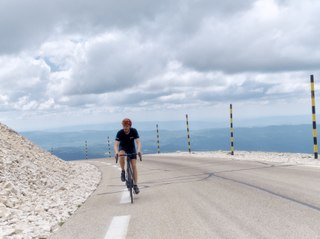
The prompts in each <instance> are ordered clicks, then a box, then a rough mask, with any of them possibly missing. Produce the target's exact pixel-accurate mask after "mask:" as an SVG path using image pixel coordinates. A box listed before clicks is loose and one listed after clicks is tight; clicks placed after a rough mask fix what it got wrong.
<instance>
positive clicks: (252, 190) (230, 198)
mask: <svg viewBox="0 0 320 239" xmlns="http://www.w3.org/2000/svg"><path fill="white" fill-rule="evenodd" d="M257 160H258V159H257ZM89 162H90V163H92V164H94V165H96V166H97V167H98V168H99V169H100V170H101V172H102V175H103V178H102V181H101V183H100V185H99V187H98V188H97V190H96V191H95V192H94V193H93V194H92V196H91V197H90V198H89V199H88V200H87V201H86V203H85V204H84V205H83V206H81V208H79V210H77V211H76V213H75V214H74V215H73V216H72V217H71V218H70V219H69V220H68V221H67V222H66V223H65V224H64V225H63V226H62V227H61V228H60V229H59V230H58V231H57V232H55V233H54V234H53V235H52V236H51V237H50V238H51V239H56V238H59V239H61V238H64V239H66V238H70V239H71V238H72V239H73V238H78V239H82V238H83V239H90V238H92V239H99V238H101V239H103V238H104V239H106V238H133V239H141V238H159V239H160V238H161V239H162V238H172V239H177V238H197V239H200V238H206V239H207V238H228V239H230V238H237V239H239V238H254V239H257V238H299V239H301V238H320V200H319V195H320V187H319V185H320V169H319V168H312V167H303V166H294V165H285V164H279V163H278V164H276V163H270V164H268V163H265V162H264V163H262V162H258V161H239V160H229V159H218V158H200V157H197V158H195V157H192V156H190V157H188V156H181V157H171V156H168V155H163V156H156V157H155V156H147V155H146V156H144V160H143V162H139V163H138V167H139V175H140V178H139V181H140V183H139V185H140V189H141V193H140V194H139V195H135V201H134V204H130V203H128V202H127V199H126V197H127V194H128V193H127V191H125V190H124V185H123V183H122V182H121V181H120V171H119V168H118V167H116V166H115V165H114V160H113V159H97V160H90V161H89Z"/></svg>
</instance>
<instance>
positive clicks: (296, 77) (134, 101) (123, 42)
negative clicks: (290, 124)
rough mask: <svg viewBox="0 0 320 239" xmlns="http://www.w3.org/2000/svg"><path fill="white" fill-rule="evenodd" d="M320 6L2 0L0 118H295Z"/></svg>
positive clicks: (310, 2) (294, 0) (259, 1)
mask: <svg viewBox="0 0 320 239" xmlns="http://www.w3.org/2000/svg"><path fill="white" fill-rule="evenodd" d="M319 9H320V3H319V2H318V1H315V0H306V1H298V0H256V1H254V0H244V1H237V2H235V1H232V0H225V1H218V0H214V1H210V0H201V1H193V0H186V1H160V2H156V3H155V2H150V1H147V0H139V1H135V2H134V3H126V4H124V3H122V2H119V1H115V0H108V1H96V0H94V1H93V2H92V1H91V2H90V3H89V2H88V1H83V0H77V1H75V0H71V1H62V0H57V1H54V2H50V3H47V2H46V3H44V2H43V3H42V2H39V1H35V0H27V1H23V2H20V1H17V0H10V1H9V0H4V1H1V2H0V34H1V36H2V38H1V39H0V92H1V94H0V102H1V106H0V114H1V113H3V114H7V115H8V114H9V113H8V112H9V111H10V110H11V111H15V112H16V113H19V112H20V113H21V114H23V115H24V116H23V117H24V119H26V117H33V118H38V119H39V117H40V116H41V115H42V114H44V115H50V114H54V115H55V116H56V117H57V118H59V117H60V119H61V120H62V119H63V118H65V115H66V114H68V117H69V120H70V123H71V121H72V118H73V119H74V120H75V121H77V120H76V118H77V117H79V115H81V113H83V114H84V115H85V114H88V115H89V116H90V115H92V116H95V117H100V116H101V115H103V112H108V114H109V116H110V115H113V116H110V119H111V118H115V117H116V116H119V115H121V114H125V113H126V112H131V113H132V114H135V112H136V115H139V117H143V116H144V115H145V116H148V117H149V118H150V117H152V112H153V114H154V115H157V116H158V117H159V114H160V113H159V112H162V113H163V114H164V116H163V117H164V118H165V117H166V115H167V114H170V115H171V114H172V115H174V114H178V113H181V112H183V111H194V112H196V111H197V110H199V112H200V111H201V113H199V115H204V112H207V111H208V107H209V108H210V107H215V109H216V110H220V111H221V112H223V111H224V110H222V109H224V105H228V104H229V103H230V102H234V103H235V104H238V106H239V107H245V106H246V105H252V109H253V108H254V105H259V107H258V106H257V108H261V106H263V107H269V106H270V107H271V106H274V107H277V109H275V110H273V111H272V110H266V111H264V113H267V112H268V114H269V115H273V114H281V113H282V112H285V111H284V109H285V105H286V104H285V103H287V104H289V105H291V104H296V105H297V107H294V111H296V112H297V114H300V113H305V112H306V110H305V109H306V108H307V107H308V106H305V105H303V104H305V102H307V100H309V97H310V95H309V75H310V74H318V72H319V62H320V47H319V44H318V39H319V37H320V35H319V34H318V31H317V29H318V28H319V27H320V23H319V21H318V20H317V18H316V17H315V16H316V15H317V14H318V11H319ZM316 79H317V75H316ZM316 82H317V80H316ZM318 88H319V87H318V86H317V85H316V89H318ZM316 95H317V94H316ZM301 102H303V103H301ZM209 111H210V110H209ZM253 111H254V112H253V114H254V113H256V112H257V110H253ZM148 112H150V113H148ZM168 112H169V113H168ZM173 112H174V113H173ZM59 115H60V116H59ZM247 115H250V113H248V114H247ZM8 117H9V116H8ZM212 117H214V116H212ZM1 118H5V117H4V116H1ZM49 118H50V117H49ZM57 118H56V119H57ZM88 118H90V117H88ZM92 121H95V119H92ZM21 122H23V121H21Z"/></svg>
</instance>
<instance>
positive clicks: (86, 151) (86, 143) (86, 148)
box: [85, 140, 88, 159]
mask: <svg viewBox="0 0 320 239" xmlns="http://www.w3.org/2000/svg"><path fill="white" fill-rule="evenodd" d="M85 153H86V159H88V142H87V140H86V141H85Z"/></svg>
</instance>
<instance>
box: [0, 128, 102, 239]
mask: <svg viewBox="0 0 320 239" xmlns="http://www.w3.org/2000/svg"><path fill="white" fill-rule="evenodd" d="M100 179H101V173H100V172H99V171H98V169H97V168H96V167H94V166H93V165H91V164H87V163H80V162H76V163H75V162H66V161H63V160H61V159H59V158H57V157H55V156H53V155H52V154H50V153H49V152H47V151H45V150H43V149H41V148H40V147H38V146H37V145H35V144H33V143H32V142H30V141H29V140H27V139H26V138H24V137H23V136H21V135H19V134H18V133H16V132H15V131H13V130H11V129H9V128H8V127H7V126H5V125H3V124H1V123H0V239H5V238H6V239H7V238H8V239H9V238H47V237H48V236H49V235H50V234H51V233H52V232H53V231H55V230H57V229H58V228H59V226H60V225H62V224H63V223H64V222H65V221H66V220H67V218H68V217H70V215H72V214H73V213H74V212H75V211H76V210H77V209H78V208H79V207H80V206H81V205H82V204H83V203H84V201H85V200H86V199H87V198H88V197H89V196H90V195H91V193H92V192H93V191H94V190H95V189H96V187H97V185H98V183H99V182H100Z"/></svg>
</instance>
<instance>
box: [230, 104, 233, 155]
mask: <svg viewBox="0 0 320 239" xmlns="http://www.w3.org/2000/svg"><path fill="white" fill-rule="evenodd" d="M230 143H231V148H230V151H231V155H234V138H233V121H232V104H230Z"/></svg>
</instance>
